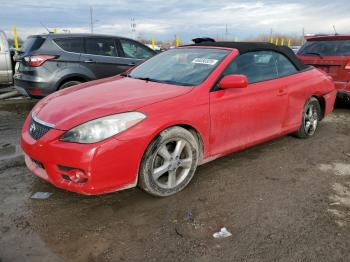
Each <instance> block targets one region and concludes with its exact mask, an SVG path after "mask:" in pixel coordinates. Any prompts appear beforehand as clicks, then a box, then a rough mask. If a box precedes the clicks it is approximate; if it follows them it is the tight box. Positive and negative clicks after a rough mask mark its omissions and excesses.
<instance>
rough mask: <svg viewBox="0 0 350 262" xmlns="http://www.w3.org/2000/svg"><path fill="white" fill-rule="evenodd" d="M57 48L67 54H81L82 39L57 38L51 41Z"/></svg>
mask: <svg viewBox="0 0 350 262" xmlns="http://www.w3.org/2000/svg"><path fill="white" fill-rule="evenodd" d="M53 41H54V42H55V43H56V44H57V45H58V46H59V47H61V48H62V49H63V50H65V51H68V52H74V53H82V52H83V39H82V38H58V39H54V40H53Z"/></svg>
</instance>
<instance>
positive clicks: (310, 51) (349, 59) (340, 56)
mask: <svg viewBox="0 0 350 262" xmlns="http://www.w3.org/2000/svg"><path fill="white" fill-rule="evenodd" d="M297 55H298V57H299V59H300V60H301V61H302V62H303V63H304V64H308V65H313V66H315V67H317V68H319V69H321V70H323V71H324V72H326V73H327V74H329V75H330V76H331V77H332V78H333V79H334V83H335V87H336V89H337V90H338V96H339V97H343V98H347V99H348V100H349V99H350V35H333V36H315V37H309V38H307V41H306V42H305V44H304V45H303V46H302V47H301V48H300V50H299V51H298V53H297Z"/></svg>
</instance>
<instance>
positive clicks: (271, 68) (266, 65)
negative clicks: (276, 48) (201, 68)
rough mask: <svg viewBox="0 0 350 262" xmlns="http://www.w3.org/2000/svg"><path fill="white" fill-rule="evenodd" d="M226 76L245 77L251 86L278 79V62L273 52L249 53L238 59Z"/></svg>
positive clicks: (229, 68)
mask: <svg viewBox="0 0 350 262" xmlns="http://www.w3.org/2000/svg"><path fill="white" fill-rule="evenodd" d="M223 74H224V75H234V74H235V75H245V76H247V78H248V81H249V83H250V84H252V83H256V82H261V81H265V80H270V79H275V78H277V77H278V73H277V60H276V56H275V54H274V52H272V51H258V52H249V53H245V54H242V55H240V56H238V57H236V58H235V59H234V60H233V61H232V62H231V64H230V65H229V66H228V67H227V68H226V69H225V71H224V73H223Z"/></svg>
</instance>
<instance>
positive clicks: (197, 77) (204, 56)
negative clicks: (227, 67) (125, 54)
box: [129, 48, 229, 86]
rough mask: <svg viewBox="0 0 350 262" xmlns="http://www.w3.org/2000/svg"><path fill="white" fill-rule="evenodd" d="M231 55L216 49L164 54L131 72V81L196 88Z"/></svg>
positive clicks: (185, 49) (187, 49)
mask: <svg viewBox="0 0 350 262" xmlns="http://www.w3.org/2000/svg"><path fill="white" fill-rule="evenodd" d="M228 53H229V51H227V50H220V49H214V48H178V49H172V50H169V51H166V52H164V53H160V54H158V55H156V56H154V57H153V58H151V59H149V60H147V61H146V62H144V63H142V64H141V65H139V66H138V67H136V68H135V69H134V70H132V71H131V73H130V74H129V77H132V78H137V79H143V80H147V81H154V82H160V83H169V84H174V85H183V86H195V85H199V84H200V83H202V82H203V81H204V80H205V79H206V78H207V77H208V76H209V74H210V73H211V72H212V71H213V70H214V69H215V68H216V67H217V65H218V64H219V63H220V62H221V61H222V60H223V59H224V58H225V56H226V55H227V54H228Z"/></svg>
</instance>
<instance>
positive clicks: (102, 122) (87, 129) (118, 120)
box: [60, 112, 146, 144]
mask: <svg viewBox="0 0 350 262" xmlns="http://www.w3.org/2000/svg"><path fill="white" fill-rule="evenodd" d="M145 118H146V116H145V115H144V114H142V113H139V112H128V113H121V114H116V115H110V116H105V117H101V118H98V119H95V120H92V121H89V122H86V123H84V124H82V125H80V126H77V127H74V128H72V129H71V130H69V131H67V132H66V133H65V134H64V135H63V136H62V137H61V139H60V140H61V141H66V142H75V143H82V144H91V143H96V142H100V141H102V140H104V139H106V138H108V137H111V136H114V135H116V134H118V133H120V132H123V131H125V130H127V129H128V128H130V127H132V126H134V125H136V124H137V123H139V122H141V121H142V120H143V119H145Z"/></svg>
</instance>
